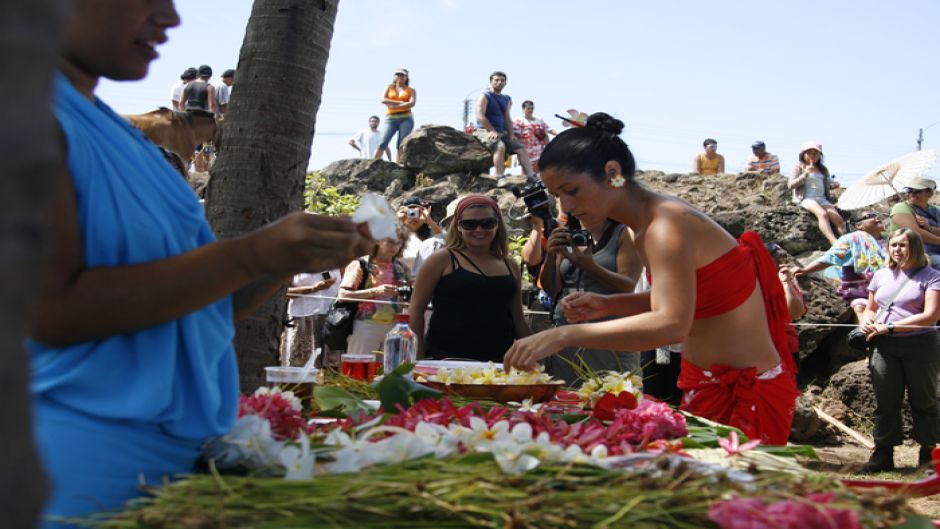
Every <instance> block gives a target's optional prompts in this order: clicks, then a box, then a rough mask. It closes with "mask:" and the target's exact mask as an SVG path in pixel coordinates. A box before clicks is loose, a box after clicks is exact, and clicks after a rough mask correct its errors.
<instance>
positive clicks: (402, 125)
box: [378, 116, 415, 151]
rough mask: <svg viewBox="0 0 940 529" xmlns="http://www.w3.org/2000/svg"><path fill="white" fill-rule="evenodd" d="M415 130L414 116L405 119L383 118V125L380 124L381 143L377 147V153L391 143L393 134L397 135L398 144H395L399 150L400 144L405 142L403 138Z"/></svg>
mask: <svg viewBox="0 0 940 529" xmlns="http://www.w3.org/2000/svg"><path fill="white" fill-rule="evenodd" d="M414 128H415V118H414V116H408V117H406V118H393V117H391V116H388V117H386V118H385V123H383V124H382V143H381V144H380V145H379V149H378V150H379V151H384V150H385V149H387V148H388V144H389V143H391V141H392V136H394V135H395V133H396V132H397V133H398V142H397V143H396V144H395V146H396V147H397V148H399V149H400V148H401V142H403V141H405V138H407V137H408V135H409V134H411V131H412V130H414Z"/></svg>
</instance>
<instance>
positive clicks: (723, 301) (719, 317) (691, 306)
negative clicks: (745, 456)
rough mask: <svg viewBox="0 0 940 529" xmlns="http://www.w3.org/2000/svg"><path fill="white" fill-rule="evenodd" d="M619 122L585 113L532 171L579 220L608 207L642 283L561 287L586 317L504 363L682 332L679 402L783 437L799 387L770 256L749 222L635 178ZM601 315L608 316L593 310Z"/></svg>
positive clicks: (664, 340) (636, 347)
mask: <svg viewBox="0 0 940 529" xmlns="http://www.w3.org/2000/svg"><path fill="white" fill-rule="evenodd" d="M622 130H623V122H621V121H620V120H617V119H614V118H612V117H611V116H609V115H607V114H604V113H597V114H593V115H591V116H590V117H589V118H588V120H587V123H586V126H585V127H577V128H572V129H569V130H566V131H564V132H562V133H561V134H559V135H558V136H557V137H556V138H555V139H554V140H553V141H552V142H551V143H549V144H548V146H547V147H546V148H545V151H544V152H543V153H542V157H541V160H540V162H541V167H542V172H541V176H542V180H543V181H544V182H545V187H546V188H547V189H548V190H549V192H551V193H552V194H554V195H556V196H558V197H560V199H561V203H562V207H563V210H564V211H568V212H570V213H571V214H572V215H574V216H575V217H577V218H579V219H580V220H581V221H582V222H584V223H585V224H589V225H590V224H595V223H599V222H601V221H602V220H603V219H607V218H610V219H613V220H615V221H618V222H622V223H623V224H625V225H626V226H627V227H629V228H630V229H632V230H633V233H634V234H635V238H634V244H635V245H636V249H637V252H638V253H639V256H640V260H641V261H642V262H643V263H644V264H645V266H646V269H647V271H648V273H649V276H650V284H651V289H650V291H649V292H644V293H642V294H640V293H637V294H607V295H603V294H597V293H593V292H576V293H574V294H571V295H570V296H567V297H566V298H565V299H564V301H562V308H563V310H564V313H565V317H566V318H567V320H568V321H569V322H590V323H582V324H580V325H565V326H563V327H557V328H555V329H549V330H547V331H543V332H540V333H538V334H535V335H533V336H530V337H527V338H524V339H522V340H518V341H517V342H516V343H515V344H513V346H512V347H511V348H510V350H509V352H508V353H506V357H505V364H506V366H507V367H512V366H515V367H521V368H525V369H532V368H534V367H536V366H537V365H538V361H539V360H541V359H543V358H546V357H548V356H551V355H553V354H555V353H557V352H558V351H560V350H562V349H564V348H565V347H584V348H590V349H614V350H626V351H644V350H650V349H655V348H657V347H663V346H665V345H668V344H674V343H680V342H682V343H683V344H684V350H683V361H682V368H681V374H680V377H679V387H680V389H682V390H683V391H684V395H683V403H682V408H684V409H686V410H688V411H690V412H692V413H695V414H697V415H701V416H704V417H707V418H709V419H712V420H715V421H719V422H722V423H725V424H730V425H732V426H735V427H738V428H740V429H741V430H742V431H743V432H744V433H745V434H746V435H747V436H748V437H751V438H753V439H760V440H762V441H763V442H765V443H769V444H785V443H786V442H787V437H788V436H789V433H790V425H791V423H792V420H793V413H794V410H795V404H796V397H797V396H798V395H799V394H800V392H799V391H798V390H797V388H796V381H795V377H794V375H795V373H794V368H793V359H792V358H791V357H790V352H789V350H788V346H789V344H788V340H787V334H786V326H787V324H788V323H789V322H790V317H789V313H788V312H787V306H786V301H785V298H784V294H783V289H782V287H781V286H780V281H779V279H778V278H777V268H776V266H774V262H773V259H771V257H770V255H769V254H768V253H767V249H766V248H764V244H763V242H762V241H761V240H760V237H759V236H757V234H755V233H753V232H746V233H744V234H743V235H742V237H741V238H740V239H739V240H735V239H734V237H732V236H731V235H729V234H728V232H726V231H725V230H724V229H722V228H721V226H719V225H718V224H717V223H715V222H714V221H713V220H711V219H710V218H708V217H707V216H705V215H704V214H703V213H701V212H700V211H698V210H696V209H695V208H693V207H692V206H690V205H689V204H688V203H686V202H684V201H682V200H680V199H678V198H676V197H673V196H669V195H661V194H659V193H655V192H653V191H650V190H648V189H646V188H644V187H643V186H642V185H640V184H639V183H638V182H636V181H635V180H634V178H633V177H634V173H635V170H636V165H635V162H634V159H633V154H632V153H631V152H630V149H629V148H627V145H626V144H625V143H624V142H623V140H621V139H620V132H621V131H622ZM610 316H618V318H616V319H611V320H607V321H596V320H600V319H602V318H607V317H610Z"/></svg>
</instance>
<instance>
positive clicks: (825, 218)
mask: <svg viewBox="0 0 940 529" xmlns="http://www.w3.org/2000/svg"><path fill="white" fill-rule="evenodd" d="M787 187H788V188H790V189H791V190H792V192H793V203H794V204H799V206H800V207H801V208H803V209H805V210H807V211H809V212H810V213H812V214H813V215H815V216H816V221H817V222H818V224H819V231H821V232H822V234H823V235H824V236H825V237H826V239H827V240H828V241H829V244H835V243H836V239H837V238H838V235H842V233H844V231H845V221H844V220H843V219H842V215H840V214H839V211H838V210H836V207H835V206H834V205H833V204H832V195H831V194H830V192H829V190H830V188H831V180H830V177H829V169H827V168H826V166H825V165H824V164H823V151H822V145H820V144H819V143H817V142H815V141H808V142H806V143H804V144H803V145H802V146H801V147H800V155H799V163H797V164H796V165H795V166H794V167H793V171H792V172H791V173H790V178H789V179H788V180H787Z"/></svg>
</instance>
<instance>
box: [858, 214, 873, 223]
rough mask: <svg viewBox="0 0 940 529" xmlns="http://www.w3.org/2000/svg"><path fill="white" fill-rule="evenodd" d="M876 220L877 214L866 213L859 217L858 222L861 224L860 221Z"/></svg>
mask: <svg viewBox="0 0 940 529" xmlns="http://www.w3.org/2000/svg"><path fill="white" fill-rule="evenodd" d="M877 218H878V214H877V213H866V214H864V215H862V216H861V217H859V218H858V222H862V221H865V220H871V219H877Z"/></svg>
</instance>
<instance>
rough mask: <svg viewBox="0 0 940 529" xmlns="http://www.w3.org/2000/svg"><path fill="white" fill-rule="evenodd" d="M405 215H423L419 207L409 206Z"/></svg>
mask: <svg viewBox="0 0 940 529" xmlns="http://www.w3.org/2000/svg"><path fill="white" fill-rule="evenodd" d="M405 215H406V216H408V217H410V218H412V219H416V218H418V217H420V216H421V211H420V210H419V209H418V208H408V211H406V212H405Z"/></svg>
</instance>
